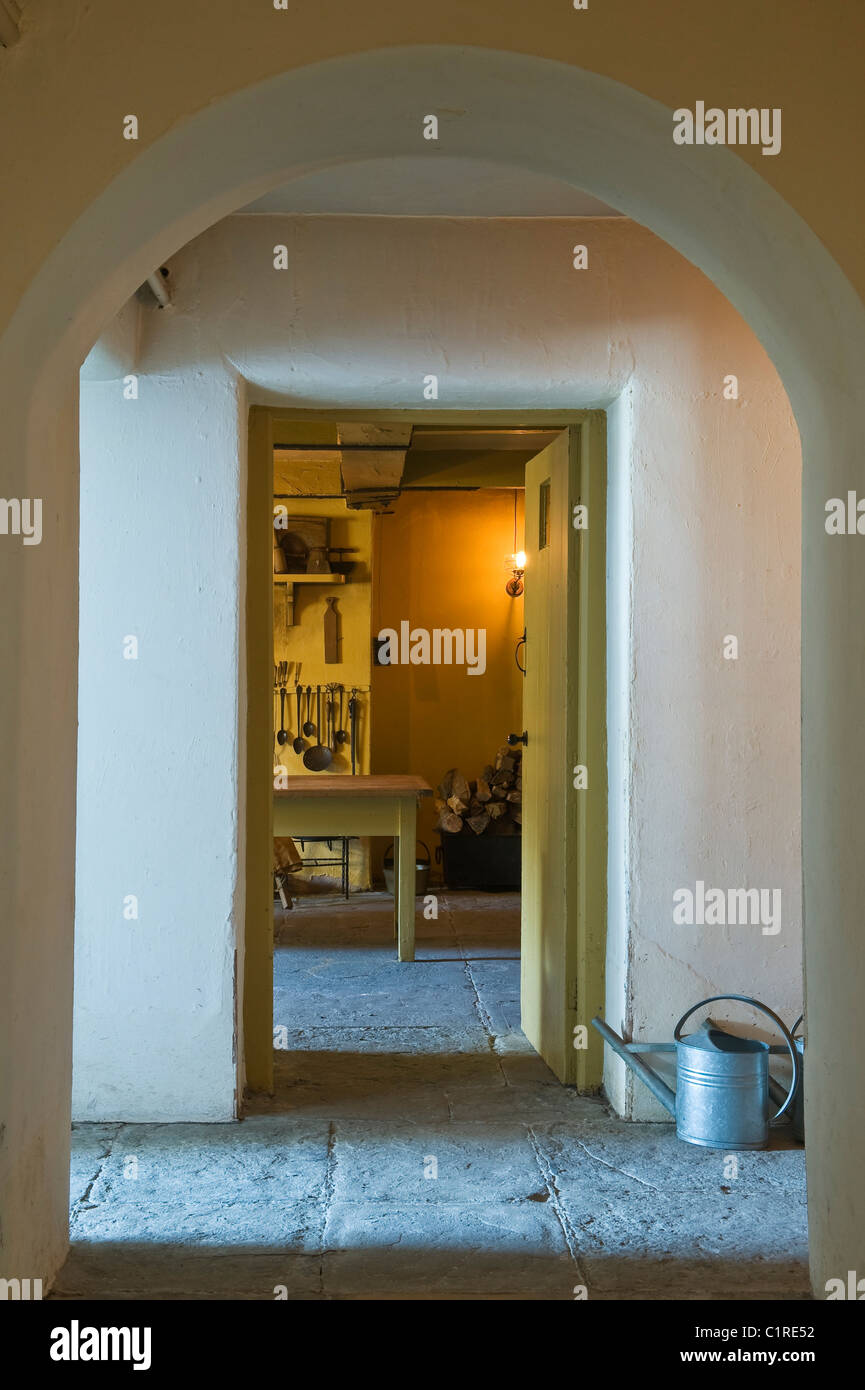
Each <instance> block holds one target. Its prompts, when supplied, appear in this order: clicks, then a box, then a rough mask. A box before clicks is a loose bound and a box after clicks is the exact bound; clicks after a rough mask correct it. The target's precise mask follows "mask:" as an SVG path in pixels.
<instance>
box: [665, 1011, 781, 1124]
mask: <svg viewBox="0 0 865 1390" xmlns="http://www.w3.org/2000/svg"><path fill="white" fill-rule="evenodd" d="M720 999H737V1000H738V1001H739V1003H740V1004H750V1005H751V1007H752V1008H754V1009H759V1010H760V1012H761V1013H764V1014H766V1015H767V1016H768V1017H769V1018H771V1019H772V1021H773V1023H777V1025H778V1027H779V1028H780V1029H781V1032H782V1033H783V1034H784V1041H785V1043H786V1044H787V1051H788V1052H789V1053H790V1059H791V1061H792V1063H793V1080H792V1081H791V1082H790V1089H789V1091H788V1092H787V1099H786V1100H785V1101H784V1104H783V1105H782V1106H781V1109H780V1110H777V1111H776V1112H775V1114H774V1115H773V1116H772V1118H773V1120H777V1119H778V1117H779V1116H780V1115H783V1114H784V1111H785V1110H786V1109H787V1106H788V1105H789V1104H790V1102H791V1100H792V1099H793V1095H794V1093H795V1091H796V1087H797V1086H798V1084H799V1053H798V1050H797V1048H796V1044H795V1043H794V1042H793V1038H792V1036H791V1035H790V1033H788V1031H787V1027H786V1024H784V1023H783V1022H782V1021H781V1019H780V1018H779V1017H778V1015H777V1014H776V1013H773V1012H772V1010H771V1009H770V1008H769V1006H768V1005H767V1004H761V1003H760V1000H759V999H752V998H751V997H750V995H747V994H713V995H712V997H711V999H701V1000H700V1002H699V1004H692V1005H691V1007H690V1009H688V1010H687V1011H686V1012H685V1013H683V1014H682V1017H681V1018H680V1019H679V1022H678V1023H677V1024H676V1027H675V1028H674V1030H673V1037H674V1038H675V1039H676V1042H679V1041H680V1030H681V1027H682V1024H683V1023H684V1022H685V1020H686V1019H688V1018H690V1017H691V1014H695V1013H696V1012H697V1010H698V1009H702V1007H703V1005H704V1004H717V1002H718V1000H720Z"/></svg>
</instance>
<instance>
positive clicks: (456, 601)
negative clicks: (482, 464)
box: [372, 488, 523, 867]
mask: <svg viewBox="0 0 865 1390" xmlns="http://www.w3.org/2000/svg"><path fill="white" fill-rule="evenodd" d="M517 503H518V512H517V515H518V523H517V525H518V530H517V535H518V548H521V547H522V526H523V494H522V492H521V491H519V492H518V493H517ZM392 511H393V514H392V515H390V516H388V515H383V516H380V517H378V518H376V522H375V561H374V581H373V608H372V619H373V624H372V626H373V632H374V633H377V632H379V631H380V630H381V628H383V627H392V628H396V629H397V630H398V629H399V624H400V621H401V620H402V619H408V620H409V622H410V623H411V625H412V627H424V628H427V629H429V630H430V631H431V630H432V629H433V628H436V627H440V628H479V627H485V628H486V630H487V664H486V671H485V673H484V674H483V675H482V676H469V675H468V674H467V673H466V668H465V667H464V666H432V665H430V666H411V665H406V666H374V667H373V671H372V682H373V708H374V716H373V740H372V760H373V770H374V771H375V772H414V773H419V774H420V776H422V777H425V778H426V780H427V781H428V782H429V783H430V784H431V785H432V786H435V785H436V784H437V783H438V782H439V781H440V780H441V777H442V775H443V773H445V772H446V771H447V769H448V768H450V767H459V768H461V770H462V771H463V772H464V773H465V775H466V776H467V777H469V778H471V777H476V776H477V775H478V773H479V772H480V770H481V768H482V767H483V765H484V763H487V762H491V761H492V758H493V754H494V753H495V751H496V749H497V748H498V747H499V746H500V745H501V744H502V743H504V741H505V738H506V736H507V735H508V734H509V733H510V732H512V731H518V730H520V729H521V728H522V724H521V723H520V720H521V717H522V716H521V708H522V680H523V678H522V676H521V675H520V673H519V671H518V670H517V667H516V663H515V660H514V648H515V646H516V643H517V641H518V639H519V638H520V637H521V636H522V632H523V600H522V598H517V599H512V598H509V597H508V595H507V594H506V593H505V583H506V582H507V580H508V578H509V577H510V576H509V572H508V571H507V569H506V568H505V563H504V562H505V557H506V556H508V555H510V554H511V553H512V552H513V548H514V542H513V537H514V492H513V490H512V489H508V488H486V489H482V490H478V491H477V492H446V491H443V490H437V491H436V492H434V493H426V492H405V493H403V494H402V495H401V496H400V497H399V499H398V500H397V501H396V502H395V503H394V504H393V508H392ZM435 820H436V815H435V812H434V810H433V808H432V805H431V802H430V801H429V800H428V799H427V800H426V801H425V802H424V803H422V805H421V810H420V813H419V817H418V837H419V838H420V839H421V840H424V841H425V842H426V843H427V845H428V846H429V849H430V852H431V853H434V851H435V846H436V845H437V844H438V842H439V841H438V836H437V835H436V834H435V833H434V832H433V825H434V822H435ZM383 848H384V846H383V845H380V846H377V851H378V853H377V854H376V856H375V858H374V865H375V866H376V867H377V864H378V860H379V857H380V853H381V850H382V849H383Z"/></svg>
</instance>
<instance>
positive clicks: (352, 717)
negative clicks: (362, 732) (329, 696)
mask: <svg viewBox="0 0 865 1390" xmlns="http://www.w3.org/2000/svg"><path fill="white" fill-rule="evenodd" d="M348 721H349V728H350V729H351V771H352V776H354V774H355V772H356V770H357V695H356V691H355V689H354V687H352V692H351V699H350V700H349V702H348Z"/></svg>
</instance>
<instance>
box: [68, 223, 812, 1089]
mask: <svg viewBox="0 0 865 1390" xmlns="http://www.w3.org/2000/svg"><path fill="white" fill-rule="evenodd" d="M576 243H585V244H586V245H587V246H588V248H589V269H588V270H585V271H576V270H574V269H573V268H572V248H573V246H574V245H575V244H576ZM276 244H285V245H286V246H287V247H288V249H289V268H288V269H287V270H284V271H277V270H275V269H274V268H273V247H274V245H276ZM170 269H171V284H172V292H173V294H174V296H175V305H176V307H175V308H173V309H172V310H170V311H166V312H165V313H159V312H156V311H152V312H149V313H145V314H143V316H142V334H141V338H142V356H141V362H140V370H141V372H142V373H143V377H142V382H143V385H142V400H143V401H147V399H148V393H149V391H150V389H151V388H150V385H149V382H150V374H151V373H155V374H157V375H159V376H162V374H167V379H166V381H165V382H164V383H163V385H162V386H161V388H160V390H161V391H162V392H163V393H164V395H163V396H161V397H160V403H159V404H157V405H156V406H155V409H156V414H155V415H154V416H153V417H152V420H153V423H152V426H151V425H150V424H148V427H147V434H146V435H145V434H141V435H138V436H137V443H136V446H135V448H136V450H137V451H140V452H138V453H137V457H139V459H140V464H139V467H140V470H141V476H142V477H146V476H148V474H149V473H150V471H151V470H152V469H153V468H154V467H156V469H157V470H161V469H162V468H163V467H165V466H166V463H167V461H166V458H165V456H164V454H162V452H161V451H162V450H163V446H164V445H166V444H167V443H168V441H169V439H174V440H176V438H177V435H176V433H175V431H176V430H178V429H180V430H183V431H184V437H185V438H186V439H187V444H186V445H185V446H184V448H183V449H181V450H179V451H174V453H173V454H172V457H173V458H174V461H175V465H176V464H177V463H178V462H180V461H183V462H184V463H185V464H186V465H187V466H188V465H189V464H190V461H191V460H192V459H193V458H195V457H196V456H197V455H200V454H201V453H202V452H203V453H204V454H205V455H206V459H207V468H208V470H212V469H213V468H214V466H215V461H214V457H213V451H212V449H210V448H206V449H204V450H203V451H202V444H201V441H198V440H196V439H195V438H194V437H193V438H192V439H189V437H188V435H189V428H190V422H189V419H188V414H187V408H186V405H185V404H184V402H185V400H186V399H193V398H192V397H188V398H187V397H185V395H184V393H187V392H189V391H202V392H204V393H205V397H206V392H207V390H208V389H209V385H210V383H211V376H212V374H213V373H216V375H217V377H219V376H220V374H221V373H222V371H223V369H222V367H221V366H218V367H217V366H214V365H212V364H218V363H221V361H222V359H223V358H225V359H228V360H229V362H230V363H231V364H232V365H233V368H234V369H235V370H236V371H237V373H238V374H239V375H241V376H243V377H244V378H246V379H247V381H248V383H249V395H250V399H251V400H253V401H257V402H263V403H266V402H290V403H292V404H295V405H308V406H316V407H334V408H337V409H338V408H339V407H346V406H357V407H370V408H373V407H379V408H380V407H385V406H402V407H409V408H412V409H417V410H418V411H419V412H422V411H428V410H432V409H435V408H436V406H435V405H434V404H428V403H425V402H424V401H423V399H422V387H423V377H424V376H425V375H426V374H427V373H429V372H435V373H436V374H437V375H438V376H439V400H438V403H437V404H438V406H440V407H445V408H456V407H460V406H462V407H490V408H494V407H509V408H512V407H525V408H526V409H527V410H528V409H533V408H558V407H561V408H574V407H578V406H608V407H610V416H609V426H610V504H611V507H610V541H611V547H610V559H609V565H608V569H609V583H610V592H611V611H610V652H609V662H610V681H611V688H610V692H609V710H608V714H609V718H610V739H611V743H610V775H611V789H612V802H611V814H610V828H611V860H610V876H609V887H610V937H609V952H608V988H607V1016H608V1018H609V1020H610V1021H611V1022H612V1024H613V1026H614V1027H616V1028H621V1029H623V1030H627V1031H629V1032H632V1033H633V1035H634V1036H635V1037H641V1038H650V1037H660V1038H665V1037H669V1036H670V1033H671V1028H672V1024H673V1023H674V1021H675V1019H676V1018H677V1017H678V1015H679V1014H680V1013H681V1012H683V1011H684V1009H685V1008H686V1007H687V1006H688V1005H689V1004H690V1003H692V1002H695V1001H696V1000H697V999H699V998H701V997H702V996H704V995H709V994H714V993H719V992H723V991H725V990H730V991H733V992H737V993H753V994H756V995H757V996H759V997H762V998H764V999H765V1000H766V1001H767V1002H768V1003H769V1004H770V1005H771V1006H772V1007H774V1008H775V1009H776V1010H778V1011H779V1012H780V1013H781V1014H782V1016H784V1017H786V1018H788V1019H792V1018H793V1017H794V1016H795V1015H796V1014H797V1013H798V1012H799V1011H800V1008H801V1000H802V984H801V867H800V865H801V859H800V854H801V845H800V794H799V769H800V762H799V618H800V608H799V534H800V530H799V528H800V517H799V498H800V484H799V473H800V467H801V463H800V456H799V446H798V438H797V434H796V429H795V425H794V422H793V420H792V416H791V412H790V409H789V405H788V403H787V399H786V397H785V395H784V393H783V390H782V388H781V386H780V383H779V381H778V378H777V375H776V373H775V371H774V369H773V367H772V366H771V364H770V363H769V361H768V359H767V357H766V355H765V353H764V352H763V350H762V348H761V347H760V345H759V344H758V342H757V341H756V339H755V337H754V336H753V334H752V333H751V332H750V330H749V329H748V328H747V327H746V326H745V325H744V323H743V322H742V320H741V319H740V318H739V316H738V315H737V314H736V313H735V311H734V310H733V309H732V308H731V307H730V306H729V304H728V303H727V302H726V301H725V300H724V299H723V298H722V296H721V295H720V294H719V293H718V291H717V290H715V289H714V287H713V286H712V285H711V284H710V283H709V282H708V281H707V280H706V279H705V278H704V277H703V276H702V275H701V274H700V273H699V272H698V271H697V270H695V269H694V268H693V267H692V266H690V265H689V264H688V263H687V262H686V261H684V260H683V259H682V258H681V257H680V256H679V255H678V254H677V253H675V252H674V251H673V250H671V249H670V248H669V247H668V246H667V245H665V244H664V243H662V242H660V241H659V240H657V239H656V238H655V237H654V236H652V235H651V234H650V233H648V232H647V231H645V230H644V229H642V228H640V227H639V226H636V225H635V224H633V223H630V222H624V221H615V220H609V219H606V220H592V219H586V220H577V221H574V220H564V219H562V220H549V221H540V220H526V221H520V220H508V221H504V222H493V221H473V220H448V219H436V220H432V221H424V220H421V219H380V218H373V217H367V218H296V217H282V218H274V217H261V216H245V217H234V218H230V219H227V220H226V221H224V222H222V223H220V224H218V225H217V226H215V227H213V228H212V229H211V230H210V231H208V232H207V233H205V234H204V235H203V236H202V237H200V238H199V239H198V240H197V241H195V242H194V243H192V244H191V245H190V246H189V247H187V248H185V249H184V251H182V252H181V253H180V254H178V255H177V256H175V257H174V258H173V259H172V260H171V262H170ZM729 373H735V374H736V375H737V376H738V378H739V391H740V396H739V399H738V400H736V401H729V400H724V399H723V396H722V389H723V380H724V377H725V376H726V375H727V374H729ZM163 399H164V402H165V404H164V406H163V404H162V403H161V402H162V400H163ZM148 408H149V407H147V406H145V409H148ZM163 409H164V410H165V412H166V414H165V419H164V420H161V419H160V415H159V413H160V412H161V411H162V410H163ZM119 418H121V419H123V420H128V418H129V416H128V412H127V414H126V415H124V414H123V411H122V410H120V411H119ZM140 418H142V419H144V418H145V416H144V415H143V413H142V414H141V416H140ZM147 418H149V417H147ZM166 423H168V425H169V428H168V429H166ZM193 436H194V430H193ZM225 449H226V457H225V459H223V461H222V462H223V466H224V468H225V469H226V470H228V471H229V472H230V466H229V463H228V459H227V454H228V453H229V452H230V446H229V443H228V439H227V438H226V441H225ZM147 453H149V454H150V455H151V461H150V462H146V459H145V454H147ZM85 460H86V452H85ZM85 468H86V469H87V470H89V468H90V464H89V463H86V462H85ZM202 468H203V460H202ZM181 471H182V470H181ZM85 476H86V473H85ZM202 476H203V478H204V480H205V486H204V488H203V490H202V493H201V494H200V495H201V496H204V495H206V493H207V488H206V480H207V477H208V476H209V473H204V472H203V473H202ZM173 477H174V472H173V470H172V468H171V467H168V468H167V474H166V475H165V476H164V477H163V476H162V474H161V471H157V474H156V475H155V477H154V482H155V490H154V492H153V506H154V507H156V506H157V500H156V499H157V495H158V496H159V497H162V496H163V494H162V492H161V488H162V486H163V484H164V486H165V488H166V489H168V488H169V487H171V486H172V481H171V480H172V478H173ZM157 479H158V481H156V480H157ZM193 491H194V490H193ZM85 496H86V494H85ZM230 496H231V488H230V487H228V489H227V492H226V495H225V499H223V498H222V494H220V503H219V505H221V502H222V500H227V499H229V498H230ZM122 500H123V499H122V497H121V495H120V494H118V497H117V503H116V505H117V507H118V508H120V507H121V506H122ZM192 503H193V497H192V496H187V498H186V500H185V502H183V504H182V506H181V510H183V508H188V507H189V506H191V505H192ZM178 505H179V506H180V505H181V504H180V503H179V504H178ZM184 517H185V520H186V521H188V520H189V514H188V511H184ZM188 539H189V537H188V536H187V540H188ZM179 544H180V543H179V539H178V545H179ZM181 548H182V547H181ZM227 558H228V552H227V551H226V552H225V553H224V554H223V556H222V561H225V560H226V559H227ZM207 559H208V557H207V556H204V555H202V556H200V560H201V563H202V564H205V563H206V561H207ZM209 562H210V563H211V564H213V563H214V555H213V553H212V552H211V553H210V555H209ZM232 563H236V556H235V557H234V559H233V560H232ZM214 577H215V574H214ZM117 621H118V622H119V621H120V615H119V614H118V615H117ZM173 621H174V622H175V623H180V624H182V623H183V622H184V621H185V619H184V615H183V613H182V611H178V612H176V613H175V614H174V615H173ZM121 626H122V623H121ZM195 633H196V634H197V635H196V643H197V649H198V654H199V657H200V658H201V659H202V660H206V659H207V658H208V653H209V651H210V649H211V647H212V641H211V640H210V639H209V637H208V634H207V632H206V630H205V629H204V628H203V627H202V625H201V624H198V625H197V626H195ZM731 633H732V634H736V635H737V636H738V637H739V641H740V657H739V660H738V661H735V662H728V661H724V660H723V659H722V656H721V646H722V640H723V638H724V637H725V636H726V635H727V634H731ZM190 640H192V627H190ZM119 678H120V679H122V677H119ZM108 688H109V687H106V689H108ZM108 703H109V705H110V701H108ZM138 713H139V717H141V714H142V712H141V711H140V710H139V712H138ZM202 713H203V711H201V710H199V711H196V712H195V713H193V712H192V711H190V712H189V714H188V718H187V722H186V723H184V727H185V728H186V729H187V730H188V731H191V730H192V729H194V728H196V727H197V725H196V720H197V718H200V717H201V715H202ZM208 718H209V720H210V719H211V716H208ZM219 718H220V719H221V720H222V721H224V722H228V719H229V714H228V711H227V710H224V711H222V712H221V713H220V715H219ZM82 746H83V745H82ZM101 746H102V748H103V754H104V756H105V757H106V759H107V758H108V757H109V750H107V749H105V747H104V734H103V743H102V744H101ZM127 747H128V745H126V744H125V743H124V744H122V745H121V749H122V750H125V749H127ZM220 748H221V744H220V743H219V741H218V740H216V739H213V738H211V739H209V740H208V743H207V757H208V758H209V757H210V755H211V753H213V752H214V751H216V750H218V749H220ZM223 751H224V750H223ZM116 752H117V750H115V753H116ZM123 757H124V758H126V759H127V760H128V752H124V753H123ZM232 785H233V784H232ZM222 790H223V795H222V797H221V798H220V799H219V800H218V802H215V803H213V802H211V803H208V809H209V811H210V813H211V815H212V820H211V833H214V832H215V830H216V828H217V821H219V820H220V817H221V818H222V819H221V822H220V827H221V830H222V832H223V834H224V833H225V829H226V825H227V821H228V818H229V816H230V814H231V812H230V809H229V806H230V797H229V794H228V792H229V788H227V787H226V786H225V785H223V787H222ZM198 804H199V806H200V805H201V804H202V802H201V798H200V797H199V798H198ZM187 848H189V847H188V846H187ZM190 862H193V863H194V862H195V860H194V857H193V860H192V861H189V859H188V858H187V859H183V858H182V857H179V858H177V860H176V861H175V864H176V870H177V875H178V877H177V881H176V887H177V889H178V892H179V893H180V896H181V898H182V897H183V896H184V895H186V894H187V893H191V888H190V887H184V888H183V889H182V892H181V886H180V877H179V875H181V874H182V873H183V872H184V864H186V865H187V866H188V864H189V863H190ZM80 872H81V870H80V855H79V874H80ZM208 872H209V876H210V878H211V880H212V883H213V889H214V892H217V880H218V879H219V878H220V876H227V875H229V873H230V872H233V870H231V869H230V865H229V862H228V861H227V860H226V861H225V862H222V863H212V864H211V865H210V868H209V871H208ZM697 879H703V880H704V881H705V882H706V883H707V885H710V886H719V887H740V886H755V887H766V888H775V887H777V888H780V889H781V893H782V912H783V925H782V930H781V932H780V933H779V934H778V935H776V936H766V935H763V934H762V932H761V930H760V927H759V926H752V927H747V928H745V927H735V928H717V927H709V928H702V929H700V928H695V927H691V928H687V927H681V926H674V924H673V921H672V907H673V892H674V891H675V889H677V888H680V887H686V886H691V887H692V888H693V886H694V884H695V882H696V880H697ZM218 893H219V895H221V896H220V901H222V902H225V901H227V900H228V897H229V881H228V877H226V881H225V882H224V883H223V884H222V885H221V887H219V889H218ZM112 901H113V899H112ZM207 911H208V913H212V912H213V908H212V907H209V908H208V909H207ZM206 915H207V914H203V913H202V912H198V913H197V915H195V918H194V920H195V921H196V923H199V924H200V925H197V926H196V927H195V931H196V933H197V936H196V939H197V941H198V943H199V946H200V945H201V943H202V941H203V936H204V934H205V932H206V928H205V927H204V925H203V923H204V920H205V916H206ZM175 919H176V914H175ZM215 920H219V921H222V920H223V918H222V917H221V916H220V913H219V912H217V913H216V919H215ZM103 929H104V930H106V931H107V930H108V921H107V918H106V919H104V923H103ZM187 929H188V928H187ZM626 946H627V949H626ZM221 959H222V965H223V967H224V968H225V969H226V970H227V969H228V964H227V961H228V957H227V956H226V955H223V956H222V958H221ZM189 964H190V970H191V973H192V974H194V973H195V970H196V969H197V967H198V962H197V958H196V957H195V955H194V953H192V954H191V955H190V957H189ZM175 979H176V981H177V983H176V985H175V988H176V990H177V995H178V1000H180V999H185V998H188V997H190V996H189V988H190V980H189V979H187V980H183V979H182V978H178V977H177V976H176V974H175ZM716 1012H718V1013H723V1010H716ZM733 1012H735V1011H733ZM100 1052H101V1055H104V1052H102V1050H100ZM618 1066H619V1064H618V1063H616V1065H615V1067H612V1066H611V1068H610V1071H609V1075H608V1085H609V1087H610V1089H611V1093H612V1094H613V1095H614V1098H615V1100H616V1103H617V1104H618V1105H619V1106H620V1108H623V1109H627V1110H628V1111H629V1112H630V1113H634V1114H646V1115H650V1114H658V1113H659V1111H658V1110H657V1109H656V1108H655V1103H654V1102H652V1101H651V1100H650V1099H649V1098H647V1096H646V1093H645V1092H644V1090H643V1089H642V1088H640V1087H637V1088H636V1089H635V1088H633V1087H632V1086H631V1085H630V1083H629V1084H628V1085H627V1086H626V1085H625V1084H624V1078H623V1077H622V1076H621V1075H620V1074H617V1068H618ZM172 1084H173V1085H178V1084H180V1083H179V1082H176V1081H173V1083H172ZM185 1084H186V1083H184V1086H185ZM201 1084H202V1078H201V1077H198V1076H191V1077H190V1078H189V1085H188V1087H186V1089H185V1097H186V1101H185V1103H191V1101H192V1096H193V1093H195V1092H197V1089H198V1087H199V1086H200V1085H201ZM631 1097H632V1099H631ZM177 1103H180V1102H179V1100H178V1102H177ZM171 1105H172V1106H174V1105H175V1099H174V1097H173V1096H172V1099H171Z"/></svg>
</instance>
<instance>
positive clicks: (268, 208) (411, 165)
mask: <svg viewBox="0 0 865 1390" xmlns="http://www.w3.org/2000/svg"><path fill="white" fill-rule="evenodd" d="M239 213H240V214H241V215H250V214H252V215H255V214H259V215H263V214H271V215H273V214H285V213H296V214H297V213H302V214H305V215H310V214H316V213H317V214H322V213H326V214H331V215H342V216H349V215H350V216H367V217H372V216H379V217H383V216H384V217H620V216H621V215H622V214H621V213H619V212H617V211H616V210H615V209H614V208H611V207H608V206H607V204H606V203H602V202H600V201H599V200H598V199H597V198H593V197H592V196H591V194H589V193H583V192H582V191H581V190H580V189H579V188H572V187H571V185H570V184H567V183H562V182H560V180H558V179H554V178H548V177H547V176H546V175H543V174H534V173H531V172H529V171H527V170H525V169H520V168H516V167H513V166H511V165H507V164H497V163H493V162H491V161H487V160H480V159H459V158H453V157H451V156H448V155H441V154H437V153H427V154H423V155H420V154H419V155H399V156H394V157H393V158H390V159H368V160H361V161H358V162H356V163H352V164H337V165H332V166H331V167H329V168H327V169H317V170H315V171H314V172H313V173H310V174H302V175H300V176H299V177H298V178H295V179H292V180H291V182H290V183H286V184H282V185H281V186H280V187H279V188H275V189H273V190H272V191H271V192H270V193H267V194H265V196H264V197H263V198H258V199H256V201H255V202H254V203H249V204H247V206H246V207H243V208H240V209H239Z"/></svg>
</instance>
